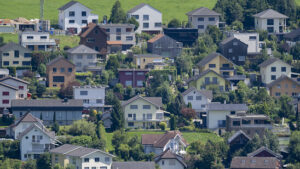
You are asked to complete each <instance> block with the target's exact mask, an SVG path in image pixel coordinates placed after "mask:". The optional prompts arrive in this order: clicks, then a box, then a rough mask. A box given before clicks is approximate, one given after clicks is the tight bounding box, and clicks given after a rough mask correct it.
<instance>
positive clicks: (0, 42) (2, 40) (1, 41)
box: [0, 37, 5, 47]
mask: <svg viewBox="0 0 300 169" xmlns="http://www.w3.org/2000/svg"><path fill="white" fill-rule="evenodd" d="M4 44H5V43H4V38H3V37H0V47H1V46H3V45H4Z"/></svg>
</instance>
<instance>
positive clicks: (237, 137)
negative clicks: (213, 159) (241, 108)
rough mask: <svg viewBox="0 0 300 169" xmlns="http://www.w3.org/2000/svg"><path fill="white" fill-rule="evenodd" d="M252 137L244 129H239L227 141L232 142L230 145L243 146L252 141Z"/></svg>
mask: <svg viewBox="0 0 300 169" xmlns="http://www.w3.org/2000/svg"><path fill="white" fill-rule="evenodd" d="M250 140H251V138H250V137H249V136H248V135H247V134H246V133H245V132H243V131H242V130H239V131H237V132H235V133H234V134H233V135H232V136H231V137H229V138H228V140H227V143H228V144H230V146H231V147H232V146H238V147H242V146H244V145H246V144H247V143H248V141H250Z"/></svg>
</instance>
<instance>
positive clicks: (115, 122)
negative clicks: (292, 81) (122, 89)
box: [111, 96, 124, 131]
mask: <svg viewBox="0 0 300 169" xmlns="http://www.w3.org/2000/svg"><path fill="white" fill-rule="evenodd" d="M112 105H113V108H112V112H111V121H112V126H111V129H112V130H113V131H115V130H119V129H122V128H123V127H124V113H123V109H122V106H121V102H120V100H119V99H118V98H117V97H116V96H115V97H114V98H113V101H112Z"/></svg>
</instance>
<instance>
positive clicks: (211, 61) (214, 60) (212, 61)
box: [197, 53, 236, 77]
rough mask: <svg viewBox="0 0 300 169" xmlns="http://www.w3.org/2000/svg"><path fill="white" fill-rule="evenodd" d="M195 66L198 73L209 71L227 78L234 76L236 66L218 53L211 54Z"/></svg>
mask: <svg viewBox="0 0 300 169" xmlns="http://www.w3.org/2000/svg"><path fill="white" fill-rule="evenodd" d="M197 66H198V68H199V71H200V72H204V71H205V70H208V69H210V70H213V71H215V72H216V73H218V74H221V75H222V76H225V77H229V76H233V75H234V70H235V66H236V65H235V64H234V63H233V62H231V61H230V60H229V59H227V58H226V57H225V56H223V55H222V54H220V53H211V54H209V55H208V56H206V57H205V58H203V59H202V60H201V61H200V62H199V63H197Z"/></svg>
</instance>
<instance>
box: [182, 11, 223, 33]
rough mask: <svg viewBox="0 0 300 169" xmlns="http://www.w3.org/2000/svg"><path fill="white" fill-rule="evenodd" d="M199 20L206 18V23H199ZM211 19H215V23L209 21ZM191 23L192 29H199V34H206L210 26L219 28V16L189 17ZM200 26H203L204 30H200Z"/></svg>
mask: <svg viewBox="0 0 300 169" xmlns="http://www.w3.org/2000/svg"><path fill="white" fill-rule="evenodd" d="M198 18H204V21H198ZM209 18H215V20H214V21H209ZM188 19H189V23H191V25H192V28H195V29H198V32H199V33H204V32H205V30H206V28H207V26H208V25H214V26H217V27H219V16H202V15H198V16H188ZM198 25H203V26H204V28H203V29H199V28H198Z"/></svg>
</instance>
